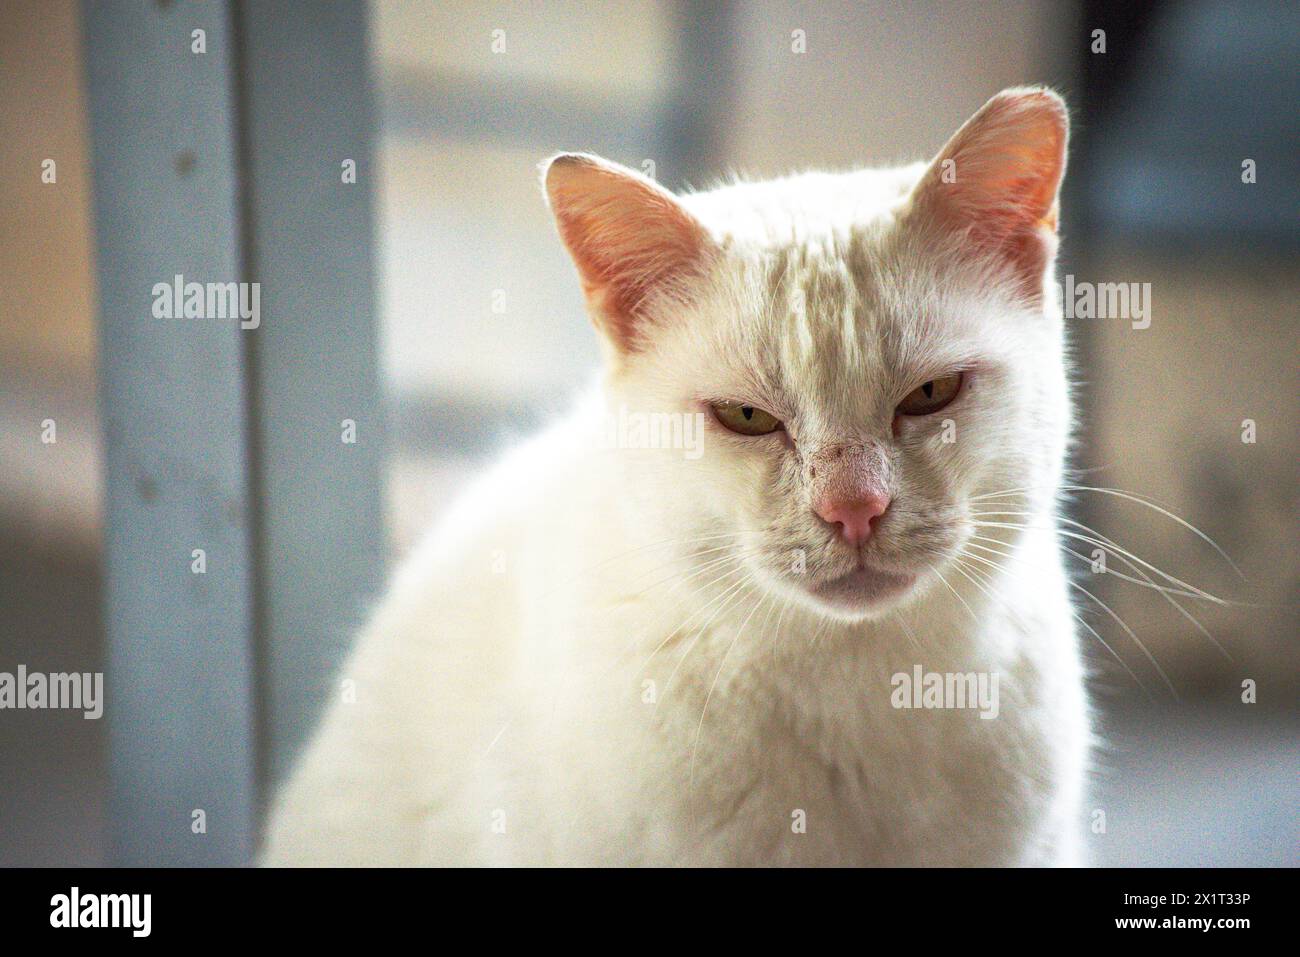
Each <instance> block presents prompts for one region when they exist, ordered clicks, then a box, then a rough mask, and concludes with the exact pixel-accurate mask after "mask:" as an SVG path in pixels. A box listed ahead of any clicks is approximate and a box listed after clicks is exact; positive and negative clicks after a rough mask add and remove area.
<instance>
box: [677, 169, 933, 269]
mask: <svg viewBox="0 0 1300 957" xmlns="http://www.w3.org/2000/svg"><path fill="white" fill-rule="evenodd" d="M924 169H925V166H924V164H921V163H917V164H914V165H911V166H904V167H898V168H896V169H883V170H857V171H854V172H850V173H802V174H799V175H797V176H787V177H784V178H781V179H773V180H765V181H762V182H752V183H751V182H734V183H731V184H728V185H725V186H720V187H718V188H716V189H713V190H709V191H707V192H702V193H692V194H689V195H687V196H683V197H681V201H682V204H683V205H684V206H685V207H686V208H687V209H689V210H690V211H691V212H692V213H694V214H695V216H696V217H698V218H699V219H700V221H701V222H703V223H704V225H705V226H706V227H707V228H708V229H709V231H710V232H711V233H712V234H713V236H714V237H715V239H717V240H718V241H719V242H720V243H721V244H722V245H724V246H738V247H742V248H752V249H760V248H765V249H778V248H781V247H799V246H802V245H813V246H815V245H824V244H826V243H828V242H834V241H836V240H837V239H843V238H846V237H848V236H849V235H851V234H852V233H853V232H854V231H856V230H859V229H861V228H863V227H865V226H868V225H870V224H871V223H873V222H875V221H877V220H879V219H880V218H882V217H887V216H889V215H890V213H891V212H892V210H893V209H895V208H896V207H897V206H898V205H899V203H901V202H902V201H903V200H904V199H905V198H906V197H907V195H908V193H909V192H910V191H911V190H912V187H913V186H915V185H916V182H917V180H918V179H919V178H920V176H921V174H922V172H923V171H924Z"/></svg>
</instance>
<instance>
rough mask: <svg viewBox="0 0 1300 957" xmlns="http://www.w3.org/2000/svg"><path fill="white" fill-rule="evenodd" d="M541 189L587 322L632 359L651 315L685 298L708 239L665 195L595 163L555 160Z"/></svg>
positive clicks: (570, 157) (632, 175) (584, 157)
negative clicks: (584, 305)
mask: <svg viewBox="0 0 1300 957" xmlns="http://www.w3.org/2000/svg"><path fill="white" fill-rule="evenodd" d="M543 182H544V184H545V187H546V197H547V200H548V201H549V203H550V206H551V212H552V213H554V214H555V223H556V226H557V227H558V228H559V231H560V238H561V239H563V240H564V245H565V247H566V248H567V249H568V250H569V255H570V256H572V257H573V262H574V265H576V266H577V267H578V275H579V278H580V279H581V280H582V291H583V293H584V294H585V295H586V298H587V310H588V312H589V313H590V314H591V318H592V321H593V322H595V324H596V326H597V328H599V329H600V331H601V332H603V333H604V334H605V337H606V339H607V340H609V342H610V343H611V344H612V345H613V346H614V347H615V349H616V350H617V351H618V352H620V353H627V352H634V351H636V349H637V347H638V345H639V344H641V343H642V342H643V341H644V340H645V337H646V335H647V334H648V333H649V332H650V329H649V328H648V326H649V324H650V323H651V322H653V321H654V313H655V312H656V310H655V308H654V307H655V306H656V305H661V304H663V303H664V302H665V301H668V302H679V303H680V302H682V301H683V300H685V299H687V298H689V296H690V292H691V288H692V284H693V282H694V281H695V280H697V279H698V278H699V277H700V276H701V275H703V274H704V273H705V272H706V271H707V267H708V264H709V262H710V260H711V257H712V255H713V252H714V245H713V241H712V239H711V238H710V236H709V235H708V233H707V231H706V230H705V228H704V226H703V225H701V224H700V222H699V221H698V220H697V219H696V218H695V217H694V216H692V215H691V214H690V213H689V212H688V211H687V210H686V209H685V207H683V206H682V204H681V203H680V202H679V201H678V199H677V197H675V196H674V195H673V194H672V193H670V192H668V190H666V189H664V188H663V187H662V186H660V185H659V184H658V183H656V182H655V181H654V180H652V179H650V178H649V177H646V176H642V175H641V174H640V173H638V172H635V171H634V170H630V169H628V168H627V167H625V166H620V165H619V164H618V163H612V162H610V161H609V160H606V159H602V158H601V157H599V156H592V155H591V154H588V153H561V154H560V155H559V156H556V157H554V158H553V159H551V160H550V161H549V162H548V163H547V164H546V166H545V171H544V173H543Z"/></svg>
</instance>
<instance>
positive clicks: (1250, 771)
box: [1089, 701, 1300, 867]
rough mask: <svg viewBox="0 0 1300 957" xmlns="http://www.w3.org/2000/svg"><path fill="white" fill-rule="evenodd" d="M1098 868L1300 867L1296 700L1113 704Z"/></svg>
mask: <svg viewBox="0 0 1300 957" xmlns="http://www.w3.org/2000/svg"><path fill="white" fill-rule="evenodd" d="M1102 735H1103V738H1104V740H1105V746H1104V748H1103V750H1102V752H1101V753H1100V754H1099V755H1098V759H1099V760H1098V768H1097V772H1096V775H1095V778H1094V794H1093V797H1092V800H1091V801H1090V802H1089V805H1090V807H1091V808H1101V809H1103V810H1104V811H1105V812H1106V833H1105V834H1104V835H1094V836H1093V837H1092V839H1091V841H1092V842H1091V844H1090V845H1089V847H1090V852H1091V853H1092V855H1093V857H1092V860H1093V863H1094V864H1097V865H1104V866H1112V867H1135V866H1165V867H1262V866H1269V867H1296V866H1298V865H1300V774H1298V773H1297V771H1300V718H1298V717H1297V715H1296V710H1295V706H1294V701H1287V702H1274V703H1271V704H1270V703H1260V704H1257V705H1237V706H1234V707H1221V706H1215V707H1207V706H1205V705H1204V704H1196V703H1191V704H1189V703H1184V704H1182V705H1176V704H1172V703H1169V702H1164V703H1158V704H1156V705H1154V706H1151V705H1148V706H1144V707H1139V706H1136V705H1135V704H1133V703H1128V704H1120V705H1117V706H1112V707H1111V709H1110V710H1108V711H1107V712H1106V713H1103V715H1102Z"/></svg>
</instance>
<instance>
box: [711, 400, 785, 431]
mask: <svg viewBox="0 0 1300 957" xmlns="http://www.w3.org/2000/svg"><path fill="white" fill-rule="evenodd" d="M713 414H714V415H715V416H717V418H718V421H719V422H721V423H722V424H723V425H725V426H726V427H727V428H728V429H730V430H731V431H732V432H739V433H740V434H741V435H770V434H771V433H773V432H775V431H777V430H778V429H780V428H781V420H780V419H778V418H777V417H776V416H774V415H773V414H772V413H771V412H764V411H763V410H762V409H760V408H758V407H757V406H753V405H745V404H744V403H743V402H715V403H713Z"/></svg>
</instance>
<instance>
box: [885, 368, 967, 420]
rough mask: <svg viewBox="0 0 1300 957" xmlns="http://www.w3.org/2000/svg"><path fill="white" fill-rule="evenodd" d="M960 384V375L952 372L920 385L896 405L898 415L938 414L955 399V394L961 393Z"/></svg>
mask: <svg viewBox="0 0 1300 957" xmlns="http://www.w3.org/2000/svg"><path fill="white" fill-rule="evenodd" d="M961 382H962V374H961V373H960V372H954V373H953V374H952V375H946V376H941V377H940V378H938V379H931V380H930V381H929V382H923V383H921V384H920V385H919V386H917V387H916V388H915V389H913V390H912V391H911V392H909V393H908V394H907V395H906V396H905V397H904V398H903V401H902V402H900V403H898V414H899V415H929V414H930V413H931V412H938V411H939V410H940V409H942V408H943V407H944V406H945V405H947V404H948V403H949V402H951V401H952V400H953V399H955V398H957V393H958V392H960V391H961Z"/></svg>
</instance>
